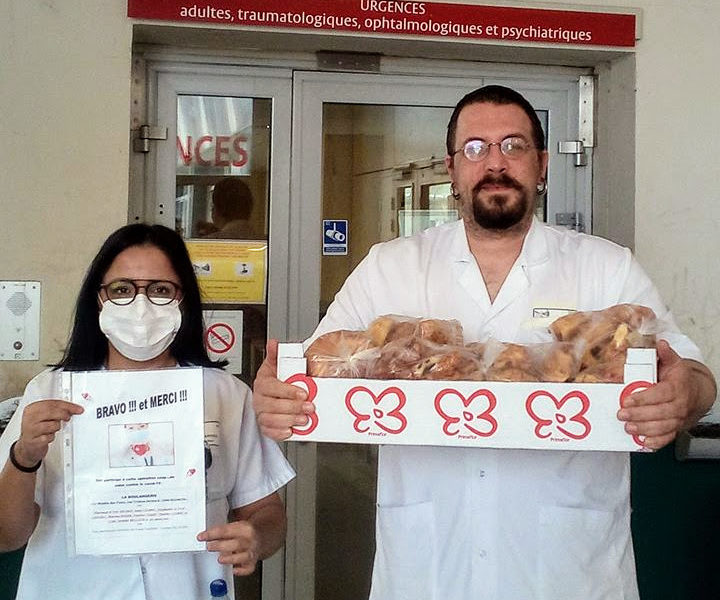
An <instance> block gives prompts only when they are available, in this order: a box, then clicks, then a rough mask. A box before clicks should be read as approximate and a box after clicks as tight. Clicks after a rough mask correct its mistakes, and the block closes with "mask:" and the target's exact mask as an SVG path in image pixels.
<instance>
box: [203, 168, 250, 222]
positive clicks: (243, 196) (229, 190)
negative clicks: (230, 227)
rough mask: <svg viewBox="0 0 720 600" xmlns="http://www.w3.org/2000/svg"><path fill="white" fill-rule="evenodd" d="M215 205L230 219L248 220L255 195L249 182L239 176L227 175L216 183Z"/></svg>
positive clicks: (214, 189)
mask: <svg viewBox="0 0 720 600" xmlns="http://www.w3.org/2000/svg"><path fill="white" fill-rule="evenodd" d="M212 201H213V206H214V207H215V210H216V211H217V213H218V214H220V215H222V216H223V217H225V219H227V220H228V221H235V220H237V219H243V220H245V221H247V220H248V219H249V218H250V212H251V211H252V204H253V197H252V192H251V191H250V188H249V187H248V184H247V183H245V182H244V181H243V180H242V179H238V178H237V177H227V178H225V179H221V180H220V181H218V182H217V183H216V184H215V187H214V188H213V193H212Z"/></svg>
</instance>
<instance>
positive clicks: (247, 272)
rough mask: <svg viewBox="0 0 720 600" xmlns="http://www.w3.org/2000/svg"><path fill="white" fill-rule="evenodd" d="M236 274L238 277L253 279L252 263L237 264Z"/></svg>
mask: <svg viewBox="0 0 720 600" xmlns="http://www.w3.org/2000/svg"><path fill="white" fill-rule="evenodd" d="M235 274H236V275H237V276H238V277H251V276H252V274H253V266H252V263H246V262H239V263H235Z"/></svg>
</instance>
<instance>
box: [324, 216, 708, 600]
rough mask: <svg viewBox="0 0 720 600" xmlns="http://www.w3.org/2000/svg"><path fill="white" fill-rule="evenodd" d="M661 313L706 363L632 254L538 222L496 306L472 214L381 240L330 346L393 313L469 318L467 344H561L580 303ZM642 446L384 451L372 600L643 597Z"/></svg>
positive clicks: (330, 315)
mask: <svg viewBox="0 0 720 600" xmlns="http://www.w3.org/2000/svg"><path fill="white" fill-rule="evenodd" d="M623 302H631V303H638V304H643V305H646V306H649V307H651V308H652V309H653V310H654V311H655V313H656V314H657V315H658V317H659V318H660V319H661V320H662V321H663V322H664V324H665V328H666V329H665V332H664V333H663V335H662V337H665V338H666V339H668V341H669V342H670V343H671V345H672V346H673V348H674V349H675V350H676V351H678V352H679V353H680V354H681V355H683V356H686V357H690V358H695V359H701V356H700V353H699V351H698V349H697V347H696V346H695V345H694V344H693V343H692V342H691V341H690V340H689V339H687V338H686V337H685V336H683V335H682V334H681V333H680V332H679V331H678V330H677V326H676V325H675V323H674V321H673V319H672V316H671V315H670V313H669V312H668V310H667V309H666V307H665V305H664V304H663V302H662V300H661V299H660V296H659V294H658V292H657V290H656V289H655V287H654V286H653V284H652V283H651V281H650V280H649V278H648V277H647V275H646V274H645V273H644V271H643V270H642V268H641V267H640V266H639V264H638V263H637V262H636V261H635V259H634V258H633V257H632V255H631V253H630V251H629V250H628V249H626V248H621V247H620V246H618V245H616V244H613V243H611V242H609V241H607V240H603V239H600V238H597V237H593V236H588V235H584V234H578V233H576V232H572V231H568V230H564V229H562V230H560V229H554V228H551V227H548V226H546V225H544V224H542V223H540V222H538V221H537V220H535V221H534V222H533V224H532V226H531V229H530V231H529V233H528V235H527V237H526V239H525V243H524V246H523V249H522V252H521V254H520V256H519V258H518V259H517V261H516V262H515V264H514V266H513V267H512V269H511V271H510V273H509V274H508V277H507V279H506V280H505V282H504V283H503V286H502V288H501V290H500V291H499V293H498V295H497V298H496V299H495V301H494V302H493V303H491V302H490V299H489V296H488V293H487V289H486V287H485V284H484V281H483V279H482V276H481V274H480V271H479V269H478V266H477V263H476V262H475V259H474V258H473V256H472V254H471V253H470V250H469V247H468V243H467V238H466V236H465V231H464V227H463V224H462V222H461V221H458V222H455V223H450V224H447V225H442V226H439V227H435V228H432V229H429V230H426V231H425V232H422V233H420V234H418V235H415V236H413V237H411V238H404V239H397V240H393V241H390V242H386V243H383V244H378V245H376V246H374V247H373V248H372V249H371V250H370V253H369V254H368V256H367V257H366V258H365V259H364V260H363V261H362V262H361V263H360V265H358V267H357V268H356V270H355V271H354V272H353V273H352V274H351V275H350V277H349V278H348V279H347V281H346V282H345V284H344V286H343V287H342V289H341V290H340V292H338V294H337V296H336V298H335V301H334V303H333V304H332V305H331V306H330V307H329V309H328V312H327V315H326V317H325V318H324V319H323V321H322V322H321V323H320V325H319V326H318V329H317V331H316V332H315V334H314V337H315V336H317V335H320V334H321V333H324V332H326V331H332V330H336V329H363V328H366V327H367V326H368V324H369V323H370V322H371V321H372V320H373V319H374V318H375V317H377V316H379V315H383V314H399V315H408V316H416V317H428V318H439V319H458V320H459V321H460V322H461V324H462V326H463V330H464V334H465V339H466V341H476V340H485V339H487V338H489V337H494V338H495V339H498V340H501V341H509V342H519V343H530V342H539V341H547V340H549V339H550V334H549V333H548V331H547V325H548V324H549V322H551V321H552V320H554V319H555V318H557V317H558V316H561V315H562V314H564V313H566V312H567V311H569V310H597V309H602V308H606V307H608V306H611V305H614V304H618V303H623ZM629 492H630V467H629V455H628V454H627V453H621V452H617V453H613V452H589V451H584V452H570V451H560V450H553V451H540V450H494V449H479V448H438V447H418V446H414V447H406V446H383V447H381V449H380V453H379V464H378V491H377V523H376V554H375V564H374V569H373V580H372V591H371V593H370V597H371V599H372V600H580V599H582V600H621V599H622V600H637V598H638V591H637V584H636V578H635V565H634V557H633V549H632V540H631V537H630V503H629V499H630V498H629Z"/></svg>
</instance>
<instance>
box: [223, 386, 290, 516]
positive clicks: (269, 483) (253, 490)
mask: <svg viewBox="0 0 720 600" xmlns="http://www.w3.org/2000/svg"><path fill="white" fill-rule="evenodd" d="M232 379H233V380H234V382H235V387H236V392H235V394H236V398H235V401H237V402H242V405H243V408H242V415H241V417H240V419H241V421H240V429H239V439H238V461H237V475H236V478H235V485H234V487H233V488H232V490H231V492H230V494H229V496H228V501H229V503H230V507H231V508H239V507H241V506H246V505H248V504H251V503H252V502H255V501H256V500H260V499H262V498H264V497H265V496H268V495H270V494H272V493H273V492H276V491H277V490H279V489H280V488H281V487H283V486H284V485H285V484H287V483H288V482H289V481H290V480H291V479H292V478H293V477H295V471H294V470H293V468H292V467H291V466H290V463H289V462H288V461H287V459H286V458H285V456H284V455H283V453H282V451H281V450H280V447H279V446H278V444H277V443H276V442H274V441H273V440H271V439H269V438H267V437H265V436H264V435H262V434H261V433H260V429H259V428H258V425H257V421H256V420H255V411H254V410H253V409H252V393H251V391H250V389H249V388H248V387H247V386H246V385H245V384H244V383H243V382H242V381H240V380H238V379H236V378H234V377H233V378H232Z"/></svg>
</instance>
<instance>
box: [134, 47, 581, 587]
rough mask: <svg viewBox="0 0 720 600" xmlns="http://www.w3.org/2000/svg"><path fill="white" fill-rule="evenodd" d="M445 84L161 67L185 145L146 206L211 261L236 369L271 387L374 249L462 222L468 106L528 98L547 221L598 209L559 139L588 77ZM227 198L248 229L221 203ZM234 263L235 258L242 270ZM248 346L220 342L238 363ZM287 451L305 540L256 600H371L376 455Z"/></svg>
mask: <svg viewBox="0 0 720 600" xmlns="http://www.w3.org/2000/svg"><path fill="white" fill-rule="evenodd" d="M429 68H430V67H429V66H427V65H426V66H425V72H426V73H427V72H428V70H429ZM436 71H437V73H435V74H433V75H432V76H430V75H423V76H417V75H416V76H406V75H371V74H349V73H339V72H335V73H327V72H311V71H295V72H294V73H293V72H292V71H291V70H290V69H284V68H269V67H268V68H266V67H252V68H251V67H236V66H231V65H226V66H223V65H205V64H197V63H179V62H173V61H167V62H158V63H157V64H150V65H149V67H148V82H147V85H148V93H147V112H148V118H149V120H150V122H151V123H152V124H154V125H158V126H160V127H167V128H168V134H167V139H166V140H163V141H159V142H157V146H156V151H154V152H151V153H150V154H149V155H147V158H146V159H145V183H144V186H143V194H144V202H140V204H142V206H143V207H144V209H143V211H139V213H137V214H138V216H137V217H136V218H142V219H144V220H146V221H148V222H157V223H163V224H165V225H168V226H170V227H176V228H177V229H178V230H179V231H181V233H182V234H183V236H184V237H185V238H186V240H187V243H188V245H189V247H192V248H194V249H195V250H196V251H197V254H196V256H195V258H194V260H195V263H196V268H197V269H198V276H199V277H200V278H201V279H202V278H203V277H205V278H206V282H208V284H207V285H206V286H205V289H206V291H207V294H206V299H207V300H208V302H207V306H206V308H208V309H212V310H213V311H226V312H228V313H230V316H233V314H234V315H235V317H236V321H235V322H236V323H238V325H237V326H236V331H237V333H238V335H237V336H236V338H239V340H240V344H239V345H240V347H241V351H240V355H241V358H240V360H239V368H238V367H236V369H238V370H237V375H238V376H239V377H241V378H242V379H244V380H245V381H247V382H251V381H252V378H253V377H254V374H255V370H256V369H257V366H258V365H259V363H260V361H261V359H262V353H263V346H264V341H265V337H266V334H267V335H269V336H271V337H275V338H278V339H280V340H283V341H294V340H303V339H305V338H307V337H308V336H309V335H310V334H311V333H312V331H313V330H314V328H315V326H316V325H317V323H318V321H319V320H320V318H321V317H322V315H323V314H324V312H325V310H326V308H327V306H328V304H329V303H330V302H331V301H332V298H333V296H334V294H335V292H336V291H337V290H338V289H339V287H340V286H341V285H342V282H343V281H344V279H345V277H346V276H347V275H348V274H349V272H350V271H351V270H352V268H354V266H355V265H356V264H357V263H358V262H359V261H360V260H361V259H362V257H363V256H364V255H365V254H366V253H367V251H368V249H369V248H370V246H371V245H372V244H373V243H376V242H378V241H382V240H387V239H391V238H393V237H396V236H400V235H409V234H412V233H413V232H415V231H418V230H420V229H422V228H424V227H428V226H433V225H437V224H439V223H443V222H445V221H447V220H451V219H455V218H457V206H456V205H455V202H454V199H453V198H452V196H451V195H450V190H449V178H448V175H447V172H446V170H445V166H444V162H443V159H444V156H445V148H444V139H445V127H446V125H447V121H448V119H449V117H450V114H451V111H452V108H453V106H454V105H455V103H456V102H457V101H458V99H459V98H461V97H462V96H463V95H464V94H465V93H467V92H469V91H471V90H473V89H475V88H477V87H479V86H480V85H483V84H485V83H503V84H505V85H509V86H511V87H515V88H516V89H518V90H520V91H521V92H522V93H523V94H525V95H526V97H527V98H528V100H529V101H530V102H531V103H532V104H533V105H534V106H535V107H536V109H537V110H538V113H539V115H540V117H541V120H542V122H543V123H544V124H545V127H546V132H547V137H548V150H549V153H550V167H549V181H548V184H549V193H548V195H547V197H546V200H545V201H544V203H543V204H542V205H541V206H538V207H537V214H538V215H539V216H540V217H541V218H543V219H544V220H547V221H549V222H551V223H554V222H555V217H556V215H557V214H558V213H569V212H573V211H576V210H583V209H582V206H588V207H589V205H590V194H589V181H590V177H589V175H587V173H590V172H591V171H590V166H588V167H587V168H577V167H575V166H574V163H573V157H572V156H569V155H561V154H559V153H558V151H557V148H558V146H557V144H558V142H559V141H563V140H572V139H577V136H578V133H577V130H578V118H577V113H578V108H577V107H578V95H579V94H578V76H577V75H572V74H569V73H561V74H559V75H548V74H547V73H543V74H542V75H537V76H534V77H533V76H528V78H527V79H524V80H518V79H511V78H506V79H503V78H501V77H498V76H497V75H493V78H492V79H490V78H484V77H482V76H481V75H477V74H478V73H481V69H480V67H479V66H474V67H473V68H472V72H473V73H475V74H476V75H475V76H473V77H453V76H443V75H442V73H443V71H442V69H441V68H438V69H436ZM463 71H464V69H463ZM453 72H454V73H457V72H458V70H455V71H453ZM493 72H494V73H497V72H498V70H497V68H495V70H494V71H493ZM291 138H292V145H291ZM589 158H591V157H589ZM225 187H227V188H228V189H229V190H231V191H230V192H228V195H229V196H230V197H231V198H232V201H230V202H229V203H230V204H231V205H233V206H234V210H235V212H234V213H233V215H231V217H230V218H228V217H227V216H226V217H223V210H226V211H227V207H223V206H221V205H222V204H223V202H224V201H223V200H222V198H221V196H222V193H221V192H222V191H223V188H225ZM248 190H249V193H248ZM586 210H587V209H586ZM324 219H328V220H338V221H347V236H346V237H347V252H346V253H344V254H343V253H336V254H333V255H323V254H322V239H323V227H322V223H323V220H324ZM232 222H234V223H232ZM228 223H232V224H231V225H228ZM253 252H254V253H255V254H253ZM218 255H224V256H225V258H227V257H228V255H229V256H230V258H229V259H228V260H229V262H230V265H231V266H230V267H229V271H228V266H227V262H228V260H226V261H225V263H223V262H222V261H221V260H220V258H222V256H220V257H219V256H218ZM214 260H218V261H219V262H217V263H216V262H213V261H214ZM221 267H222V268H221ZM223 268H224V269H225V271H224V274H223V273H221V271H223ZM207 270H209V271H210V273H213V274H216V275H217V276H215V277H214V278H213V276H208V275H207V274H206V271H207ZM250 273H252V276H250ZM228 281H230V283H229V284H228V283H227V282H228ZM238 314H241V315H242V316H241V317H240V318H239V319H238V318H237V317H238ZM230 339H232V336H230V335H229V334H227V332H225V333H223V330H222V329H220V328H218V329H217V330H216V331H215V332H214V334H213V337H212V340H213V342H215V346H214V347H215V348H216V349H217V350H218V351H219V354H220V355H222V354H223V349H226V350H227V349H228V347H229V346H230V345H231V343H230V341H229V340H230ZM286 451H287V455H288V457H289V459H290V460H291V462H292V463H293V465H294V466H295V468H296V470H297V472H298V477H297V479H296V480H295V481H294V482H292V483H291V484H290V485H289V486H288V488H287V491H286V506H287V511H288V538H287V542H286V545H285V548H284V549H283V550H282V551H281V552H279V553H278V554H277V555H276V556H274V557H272V558H271V559H269V560H267V561H265V562H264V564H263V565H262V569H261V573H260V574H258V575H256V576H255V577H251V578H243V579H242V580H238V581H236V588H237V590H238V592H239V593H238V596H239V597H241V598H244V599H250V600H252V599H255V600H260V599H262V600H270V599H273V600H276V599H281V598H285V599H288V600H290V599H292V600H363V599H364V598H366V597H367V591H368V589H369V585H370V570H371V566H372V560H373V554H374V531H375V526H374V519H375V485H376V475H375V470H376V456H377V454H376V448H375V447H371V446H353V445H342V444H313V443H307V442H298V443H292V444H287V448H286Z"/></svg>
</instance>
